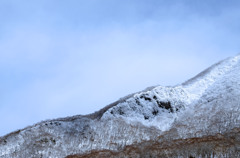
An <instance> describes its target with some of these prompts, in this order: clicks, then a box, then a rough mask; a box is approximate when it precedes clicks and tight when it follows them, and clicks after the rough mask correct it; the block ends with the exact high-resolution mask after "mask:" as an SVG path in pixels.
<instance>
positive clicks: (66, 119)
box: [0, 86, 157, 141]
mask: <svg viewBox="0 0 240 158" xmlns="http://www.w3.org/2000/svg"><path fill="white" fill-rule="evenodd" d="M155 87H157V86H151V87H147V88H145V89H144V90H142V91H139V92H136V93H132V94H129V95H127V96H125V97H122V98H120V99H119V100H117V101H115V102H113V103H111V104H109V105H107V106H105V107H103V108H102V109H100V110H98V111H96V112H94V113H91V114H87V115H74V116H68V117H60V118H56V119H47V120H44V121H40V122H38V123H35V124H33V125H30V126H27V127H25V128H22V129H17V130H15V131H13V132H10V133H8V134H6V135H3V136H0V141H2V140H5V139H7V138H8V137H9V136H12V135H17V134H19V133H20V132H21V131H24V130H27V129H29V128H32V127H36V126H37V125H41V124H44V123H49V122H54V121H56V122H57V121H63V122H70V121H74V120H77V119H91V120H95V119H96V120H99V119H100V118H101V117H102V115H103V114H104V113H105V112H106V111H107V110H108V109H110V108H112V107H114V106H116V105H118V104H119V103H123V102H124V101H126V100H127V99H129V98H131V97H133V96H134V95H135V94H137V93H141V92H147V91H150V90H152V89H154V88H155Z"/></svg>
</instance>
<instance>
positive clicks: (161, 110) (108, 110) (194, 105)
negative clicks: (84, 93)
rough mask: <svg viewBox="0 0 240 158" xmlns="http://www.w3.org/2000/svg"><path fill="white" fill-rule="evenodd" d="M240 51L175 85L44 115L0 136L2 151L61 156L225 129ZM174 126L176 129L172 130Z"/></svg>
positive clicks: (236, 90)
mask: <svg viewBox="0 0 240 158" xmlns="http://www.w3.org/2000/svg"><path fill="white" fill-rule="evenodd" d="M239 76H240V55H238V56H235V57H233V58H228V59H226V60H223V61H221V62H219V63H217V64H215V65H213V66H212V67H210V68H209V69H207V70H205V71H203V72H202V73H200V74H199V75H197V76H196V77H194V78H192V79H190V80H189V81H187V82H185V83H183V84H181V85H177V86H174V87H163V86H157V87H150V88H148V89H146V90H144V91H142V92H138V93H135V94H132V95H129V96H127V97H124V98H122V99H120V100H119V101H117V102H114V103H112V104H110V105H108V106H106V107H105V108H103V109H101V110H100V111H98V112H95V113H93V114H90V115H86V116H80V115H79V116H74V117H68V118H62V119H55V120H48V121H44V122H40V123H38V124H35V125H33V126H29V127H27V128H24V129H22V130H19V131H16V132H13V133H10V134H8V135H6V136H4V137H1V138H0V157H1V158H5V157H6V158H7V157H18V158H19V157H20V158H21V157H23V158H25V157H65V156H67V155H74V154H84V153H87V152H90V151H92V150H112V151H121V150H122V149H124V148H125V146H127V145H132V144H139V143H141V142H144V141H154V140H157V139H158V138H159V137H160V136H163V135H166V133H169V131H171V133H172V134H171V137H172V139H176V140H177V139H191V138H193V137H203V136H209V135H216V134H217V133H223V132H228V130H231V129H233V128H234V127H239V122H240V117H239V114H240V110H239V109H240V105H239V103H240V77H239ZM172 131H175V132H172Z"/></svg>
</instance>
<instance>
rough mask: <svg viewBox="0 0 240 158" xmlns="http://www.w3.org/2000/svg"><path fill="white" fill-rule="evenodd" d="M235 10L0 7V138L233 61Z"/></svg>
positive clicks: (122, 1) (79, 2)
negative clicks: (214, 65) (230, 59)
mask: <svg viewBox="0 0 240 158" xmlns="http://www.w3.org/2000/svg"><path fill="white" fill-rule="evenodd" d="M239 3H240V2H239V1H237V0H236V1H234V0H232V1H228V2H226V1H223V0H204V1H203V0H201V1H200V0H195V1H192V0H180V1H179V0H176V1H173V0H172V1H171V0H170V1H163V0H68V1H66V0H65V1H64V0H36V1H31V0H21V1H20V0H1V1H0V22H1V23H0V136H1V135H4V134H7V133H8V132H11V131H14V130H17V129H20V128H24V127H25V126H28V125H31V124H33V123H37V122H39V121H41V120H46V119H52V118H58V117H66V116H71V115H76V114H88V113H92V112H94V111H96V110H98V109H100V108H102V107H104V106H105V105H107V104H109V103H111V102H113V101H115V100H117V99H118V98H120V97H123V96H125V95H127V94H129V93H132V92H136V91H139V90H142V89H144V88H146V87H148V86H152V85H176V84H179V83H181V82H183V81H185V80H187V79H189V78H190V77H193V76H194V75H196V74H197V73H199V72H200V71H202V70H203V69H205V68H207V67H208V66H210V65H212V64H214V63H215V62H217V61H219V60H221V59H224V58H226V57H229V56H234V55H236V54H237V53H239V51H240V38H239V37H240V29H239V28H240V23H239V21H240V11H239V7H240V4H239Z"/></svg>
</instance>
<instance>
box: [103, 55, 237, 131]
mask: <svg viewBox="0 0 240 158" xmlns="http://www.w3.org/2000/svg"><path fill="white" fill-rule="evenodd" d="M239 59H240V55H238V56H235V57H233V58H228V59H226V60H223V61H221V62H219V63H217V64H215V65H213V66H212V67H210V68H209V69H207V70H205V71H203V72H202V73H200V74H199V75H197V76H196V77H194V78H193V79H190V80H189V81H187V82H185V83H183V84H182V85H178V86H175V87H162V86H158V87H155V88H154V89H153V90H151V91H147V92H142V93H139V94H135V95H134V96H133V97H132V98H129V99H127V100H126V101H125V102H123V103H120V104H118V105H117V106H114V107H112V108H110V109H109V110H108V111H107V112H106V113H105V114H104V115H103V117H102V119H106V118H112V117H121V118H125V120H126V121H128V122H129V121H130V122H132V121H134V120H137V121H140V122H141V123H143V124H144V125H145V126H155V127H157V128H158V129H160V130H162V131H165V130H168V129H169V128H170V127H171V125H172V123H173V122H174V120H175V119H177V117H178V112H181V111H182V112H183V111H184V109H185V108H191V105H192V104H193V103H194V102H196V101H199V99H200V98H201V96H202V95H203V94H204V92H205V91H206V90H207V89H209V88H211V86H212V85H213V84H214V83H215V82H217V81H218V80H219V79H221V78H222V76H224V75H225V74H227V73H228V72H229V71H230V70H232V69H234V68H235V67H236V65H237V66H239ZM237 72H240V70H238V71H237ZM237 72H236V74H238V73H237ZM233 75H234V74H233ZM234 78H236V76H235V77H234ZM225 80H227V78H226V79H225ZM239 81H240V80H238V82H239ZM218 87H221V84H220V85H218ZM217 93H218V92H217V91H216V92H213V93H211V94H213V95H217ZM208 95H209V94H208Z"/></svg>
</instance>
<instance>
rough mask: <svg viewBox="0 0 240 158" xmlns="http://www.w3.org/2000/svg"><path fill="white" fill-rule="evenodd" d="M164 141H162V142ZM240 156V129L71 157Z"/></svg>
mask: <svg viewBox="0 0 240 158" xmlns="http://www.w3.org/2000/svg"><path fill="white" fill-rule="evenodd" d="M160 140H161V141H160ZM90 157H91V158H104V157H107V158H119V157H125V158H130V157H132V158H145V157H146V158H150V157H153V158H154V157H159V158H174V157H183V158H201V157H204V158H205V157H207V158H208V157H209V158H210V157H211V158H239V157H240V128H235V129H232V130H231V131H229V132H226V133H224V134H216V135H214V136H205V137H201V138H189V139H178V140H172V141H171V140H169V141H168V140H166V139H165V140H163V139H162V138H159V140H157V141H147V142H143V143H140V144H134V145H130V146H126V147H125V148H124V149H123V150H121V151H110V150H101V151H91V152H90V153H87V154H83V155H70V156H67V158H90Z"/></svg>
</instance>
